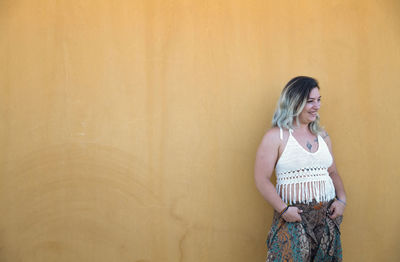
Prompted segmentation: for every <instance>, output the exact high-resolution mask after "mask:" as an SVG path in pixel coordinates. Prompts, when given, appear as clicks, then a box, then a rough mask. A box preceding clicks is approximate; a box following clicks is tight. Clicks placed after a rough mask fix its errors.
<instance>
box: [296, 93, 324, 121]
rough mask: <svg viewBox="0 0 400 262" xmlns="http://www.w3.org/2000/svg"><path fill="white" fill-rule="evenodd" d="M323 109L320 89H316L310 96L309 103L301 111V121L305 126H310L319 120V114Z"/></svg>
mask: <svg viewBox="0 0 400 262" xmlns="http://www.w3.org/2000/svg"><path fill="white" fill-rule="evenodd" d="M320 107H321V96H320V94H319V89H318V88H317V87H314V88H313V89H312V90H311V92H310V94H309V95H308V99H307V103H306V105H305V106H304V108H303V111H301V113H300V116H299V120H300V122H301V123H303V124H308V123H310V122H313V121H315V120H316V119H317V113H318V110H319V108H320Z"/></svg>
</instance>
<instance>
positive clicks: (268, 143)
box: [260, 127, 280, 148]
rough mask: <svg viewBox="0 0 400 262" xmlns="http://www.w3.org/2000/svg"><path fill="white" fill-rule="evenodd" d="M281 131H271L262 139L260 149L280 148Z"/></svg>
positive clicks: (276, 129)
mask: <svg viewBox="0 0 400 262" xmlns="http://www.w3.org/2000/svg"><path fill="white" fill-rule="evenodd" d="M279 137H280V131H279V127H273V128H271V129H269V130H268V131H267V132H266V133H265V134H264V137H263V138H262V141H261V144H260V148H266V147H268V148H278V147H279V145H280V138H279Z"/></svg>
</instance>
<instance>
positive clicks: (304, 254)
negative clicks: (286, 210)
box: [267, 200, 343, 262]
mask: <svg viewBox="0 0 400 262" xmlns="http://www.w3.org/2000/svg"><path fill="white" fill-rule="evenodd" d="M332 203H333V200H331V201H329V202H324V203H317V202H315V201H313V202H311V203H310V204H295V205H293V206H297V207H298V208H299V209H301V210H303V213H301V214H300V216H301V219H302V221H301V222H293V223H291V222H286V221H285V220H284V219H283V218H279V214H278V213H277V212H276V211H275V213H274V218H273V222H272V226H271V230H270V232H269V234H268V238H267V247H268V253H267V262H277V261H295V262H300V261H302V262H308V261H314V262H325V261H335V262H336V261H342V245H341V242H340V224H341V222H342V219H343V218H342V217H341V216H339V217H337V218H335V219H331V218H330V217H329V207H330V205H331V204H332Z"/></svg>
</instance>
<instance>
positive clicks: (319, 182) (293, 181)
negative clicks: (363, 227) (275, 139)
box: [275, 129, 335, 204]
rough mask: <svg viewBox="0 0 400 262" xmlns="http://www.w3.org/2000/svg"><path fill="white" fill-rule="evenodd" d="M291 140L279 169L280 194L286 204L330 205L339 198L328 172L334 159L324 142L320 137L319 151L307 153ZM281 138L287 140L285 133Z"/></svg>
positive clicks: (278, 164) (282, 156) (293, 139)
mask: <svg viewBox="0 0 400 262" xmlns="http://www.w3.org/2000/svg"><path fill="white" fill-rule="evenodd" d="M292 132H293V130H291V129H289V138H288V141H287V144H286V147H285V149H284V150H283V152H282V155H281V156H280V158H279V159H278V162H277V163H276V166H275V173H276V178H277V179H276V190H277V192H278V195H280V196H281V197H282V200H283V201H284V202H285V203H288V204H293V203H309V202H311V201H312V200H313V199H315V200H316V201H317V202H326V201H329V200H331V199H333V198H335V187H334V185H333V182H332V179H331V177H330V176H329V173H328V168H329V167H330V166H331V165H332V163H333V158H332V155H331V153H330V152H329V148H328V146H327V144H326V143H325V141H324V139H323V138H322V137H321V136H320V135H318V150H317V151H316V152H314V153H311V152H308V151H306V150H305V149H304V148H303V147H302V146H301V145H300V144H299V143H298V142H297V140H296V139H295V138H294V137H293V135H292ZM280 138H281V140H283V135H282V129H280Z"/></svg>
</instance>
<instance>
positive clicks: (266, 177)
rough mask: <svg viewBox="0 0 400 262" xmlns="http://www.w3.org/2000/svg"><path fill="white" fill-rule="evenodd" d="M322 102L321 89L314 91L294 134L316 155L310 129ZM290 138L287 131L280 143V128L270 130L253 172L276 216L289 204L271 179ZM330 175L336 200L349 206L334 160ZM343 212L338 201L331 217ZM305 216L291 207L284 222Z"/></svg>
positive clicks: (342, 205) (329, 146) (324, 135)
mask: <svg viewBox="0 0 400 262" xmlns="http://www.w3.org/2000/svg"><path fill="white" fill-rule="evenodd" d="M320 100H321V96H320V94H319V90H318V88H314V89H312V90H311V92H310V95H309V97H308V100H307V103H306V106H305V107H304V109H303V111H302V112H301V114H300V116H299V122H300V126H299V127H297V128H296V129H294V131H293V133H292V135H293V136H294V138H295V139H296V140H297V141H298V142H299V144H300V145H301V146H302V147H303V148H304V149H305V150H307V151H309V152H315V151H317V150H318V147H319V145H318V139H316V138H317V136H316V135H314V134H313V133H311V131H310V129H309V127H308V125H309V123H311V122H312V121H315V119H316V114H317V112H318V110H319V109H320V106H321V102H320ZM288 137H289V132H288V131H287V130H285V131H284V136H283V140H281V139H280V131H279V128H278V127H274V128H271V129H270V130H269V131H268V132H267V133H266V134H265V135H264V137H263V139H262V141H261V144H260V146H259V148H258V150H257V155H256V162H255V168H254V178H255V182H256V186H257V188H258V190H259V191H260V193H261V195H262V196H263V197H264V198H265V200H267V201H268V202H269V203H270V204H271V206H272V207H273V208H274V209H275V210H276V211H277V212H281V211H282V210H283V209H284V208H286V204H285V203H284V202H283V200H282V198H281V197H280V196H279V195H278V193H277V192H276V188H275V186H274V185H273V184H272V182H271V177H272V174H273V171H274V168H275V165H276V162H277V161H278V159H279V157H280V155H281V154H282V152H283V150H284V147H285V145H286V142H287V140H288ZM322 137H323V139H324V140H325V142H326V144H327V145H328V148H329V151H330V152H331V155H332V157H333V152H332V143H331V140H330V138H329V136H328V134H327V133H326V132H325V131H324V132H323V134H322ZM328 172H329V175H330V177H331V179H332V181H333V184H334V186H335V191H336V195H337V197H338V198H339V199H340V200H342V201H343V202H346V193H345V191H344V186H343V182H342V179H341V178H340V176H339V173H338V171H337V169H336V164H335V160H334V159H333V163H332V165H331V166H330V167H329V168H328ZM344 209H345V204H344V203H342V202H340V201H338V200H335V201H334V202H333V203H332V205H331V207H330V212H331V215H330V217H331V218H332V219H334V218H336V217H338V216H341V215H343V212H344ZM302 212H303V211H302V210H300V209H298V208H297V207H295V206H291V207H289V208H288V210H287V211H286V212H285V213H284V214H283V215H282V218H283V219H284V220H285V221H287V222H299V221H301V216H300V214H301V213H302Z"/></svg>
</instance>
